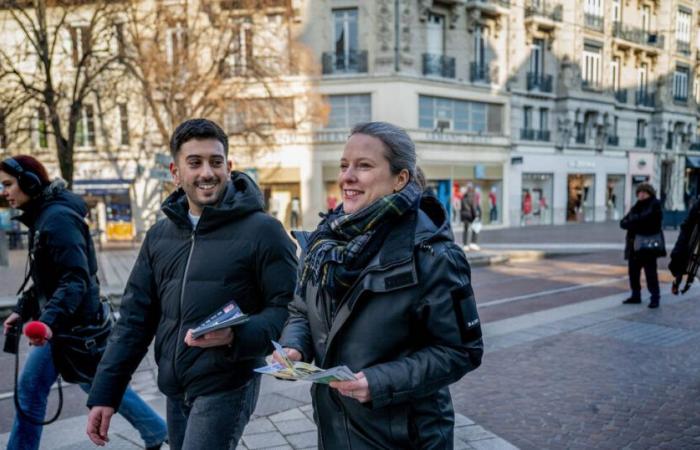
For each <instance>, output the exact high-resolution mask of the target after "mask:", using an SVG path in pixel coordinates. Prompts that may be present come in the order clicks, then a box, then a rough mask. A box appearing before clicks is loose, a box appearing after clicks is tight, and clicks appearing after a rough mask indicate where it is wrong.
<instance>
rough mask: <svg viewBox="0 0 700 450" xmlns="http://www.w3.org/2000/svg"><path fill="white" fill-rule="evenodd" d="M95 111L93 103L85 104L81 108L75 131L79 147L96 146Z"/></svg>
mask: <svg viewBox="0 0 700 450" xmlns="http://www.w3.org/2000/svg"><path fill="white" fill-rule="evenodd" d="M94 116H95V113H94V110H93V108H92V105H89V104H85V105H83V107H82V109H81V110H80V119H79V120H78V124H77V125H78V127H77V129H76V131H75V142H76V143H77V144H78V147H94V146H95V117H94Z"/></svg>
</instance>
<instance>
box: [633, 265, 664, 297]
mask: <svg viewBox="0 0 700 450" xmlns="http://www.w3.org/2000/svg"><path fill="white" fill-rule="evenodd" d="M627 269H628V274H629V278H630V289H631V290H632V297H633V298H641V297H642V284H641V281H640V280H641V277H642V269H644V277H645V278H646V280H647V289H649V293H650V294H651V299H652V300H658V299H659V296H660V290H659V274H658V271H657V268H656V258H654V257H641V256H634V255H632V256H631V257H630V259H629V260H628V261H627Z"/></svg>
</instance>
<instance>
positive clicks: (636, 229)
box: [620, 197, 665, 259]
mask: <svg viewBox="0 0 700 450" xmlns="http://www.w3.org/2000/svg"><path fill="white" fill-rule="evenodd" d="M662 220H663V214H662V212H661V202H660V201H659V200H658V199H657V198H656V197H650V198H648V199H646V200H638V201H637V202H636V203H635V204H634V206H632V208H631V209H630V211H629V212H628V213H627V215H625V217H623V218H622V220H621V221H620V228H622V229H623V230H627V236H626V238H625V259H630V258H633V257H635V254H634V237H635V236H636V235H638V234H641V235H651V234H656V233H661V223H662ZM664 254H665V251H664Z"/></svg>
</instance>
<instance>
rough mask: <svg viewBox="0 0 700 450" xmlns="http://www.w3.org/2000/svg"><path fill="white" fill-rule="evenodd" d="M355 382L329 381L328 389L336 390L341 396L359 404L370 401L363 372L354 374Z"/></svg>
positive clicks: (370, 397) (367, 385)
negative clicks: (352, 399)
mask: <svg viewBox="0 0 700 450" xmlns="http://www.w3.org/2000/svg"><path fill="white" fill-rule="evenodd" d="M355 378H357V380H355V381H331V382H330V387H332V388H333V389H337V390H338V392H340V394H341V395H344V396H346V397H350V398H354V399H355V400H357V401H358V402H360V403H367V402H369V401H370V400H372V395H371V394H370V392H369V383H367V378H365V374H364V372H357V373H356V374H355Z"/></svg>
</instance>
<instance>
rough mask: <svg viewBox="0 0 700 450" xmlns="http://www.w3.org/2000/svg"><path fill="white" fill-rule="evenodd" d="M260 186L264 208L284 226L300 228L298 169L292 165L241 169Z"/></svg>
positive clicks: (301, 220)
mask: <svg viewBox="0 0 700 450" xmlns="http://www.w3.org/2000/svg"><path fill="white" fill-rule="evenodd" d="M243 171H244V172H245V173H247V174H248V175H249V176H250V177H251V178H253V180H255V182H256V183H258V186H259V187H260V190H261V191H262V193H263V198H264V201H265V210H266V211H267V212H268V213H270V214H271V215H272V216H274V217H275V218H277V220H279V221H280V222H282V224H284V226H285V227H286V228H300V227H302V225H303V217H302V215H301V186H300V183H299V180H300V177H299V169H297V168H292V167H279V168H247V169H244V170H243Z"/></svg>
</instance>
